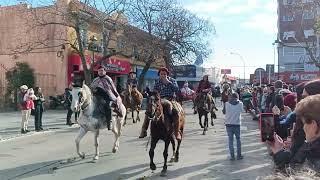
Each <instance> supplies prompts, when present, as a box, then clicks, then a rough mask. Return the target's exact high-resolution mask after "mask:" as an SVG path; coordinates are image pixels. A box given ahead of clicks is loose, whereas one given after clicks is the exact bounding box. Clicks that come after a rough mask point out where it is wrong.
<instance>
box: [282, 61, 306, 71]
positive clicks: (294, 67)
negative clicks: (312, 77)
mask: <svg viewBox="0 0 320 180" xmlns="http://www.w3.org/2000/svg"><path fill="white" fill-rule="evenodd" d="M284 67H285V69H286V71H293V72H301V71H304V63H285V64H284Z"/></svg>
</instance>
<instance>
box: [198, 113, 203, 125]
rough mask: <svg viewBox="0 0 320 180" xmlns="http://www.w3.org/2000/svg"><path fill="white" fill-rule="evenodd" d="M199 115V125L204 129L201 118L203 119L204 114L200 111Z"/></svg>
mask: <svg viewBox="0 0 320 180" xmlns="http://www.w3.org/2000/svg"><path fill="white" fill-rule="evenodd" d="M198 115H199V125H200V127H201V128H203V125H202V120H201V118H202V112H201V111H198Z"/></svg>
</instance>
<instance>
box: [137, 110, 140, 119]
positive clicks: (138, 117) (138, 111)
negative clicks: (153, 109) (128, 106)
mask: <svg viewBox="0 0 320 180" xmlns="http://www.w3.org/2000/svg"><path fill="white" fill-rule="evenodd" d="M139 113H140V110H139V107H138V108H137V122H138V121H139V122H140V116H139Z"/></svg>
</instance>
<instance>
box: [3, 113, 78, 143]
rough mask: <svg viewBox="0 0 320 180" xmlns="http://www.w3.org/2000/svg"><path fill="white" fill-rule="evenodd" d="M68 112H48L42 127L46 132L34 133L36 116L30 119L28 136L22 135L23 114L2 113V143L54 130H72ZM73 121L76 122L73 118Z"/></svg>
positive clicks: (44, 115)
mask: <svg viewBox="0 0 320 180" xmlns="http://www.w3.org/2000/svg"><path fill="white" fill-rule="evenodd" d="M66 116H67V111H66V110H47V111H45V112H44V113H43V117H42V126H43V129H44V131H41V132H35V131H34V116H31V117H30V120H29V125H28V130H30V132H29V133H27V134H21V132H20V131H21V112H20V111H13V112H5V113H0V119H1V121H0V141H4V140H8V139H12V138H16V137H21V136H29V135H32V134H36V133H46V132H52V130H57V129H63V128H70V126H67V125H66ZM71 120H74V116H72V118H71Z"/></svg>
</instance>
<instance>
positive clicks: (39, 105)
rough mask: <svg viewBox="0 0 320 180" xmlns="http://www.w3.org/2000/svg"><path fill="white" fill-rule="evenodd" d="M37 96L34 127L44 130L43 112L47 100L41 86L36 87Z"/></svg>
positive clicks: (37, 129)
mask: <svg viewBox="0 0 320 180" xmlns="http://www.w3.org/2000/svg"><path fill="white" fill-rule="evenodd" d="M35 96H36V97H37V98H36V100H34V106H35V108H34V127H35V130H36V131H37V132H39V131H42V130H43V128H42V113H43V110H44V109H43V102H44V101H45V99H44V96H43V94H42V92H41V88H40V87H36V88H35Z"/></svg>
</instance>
